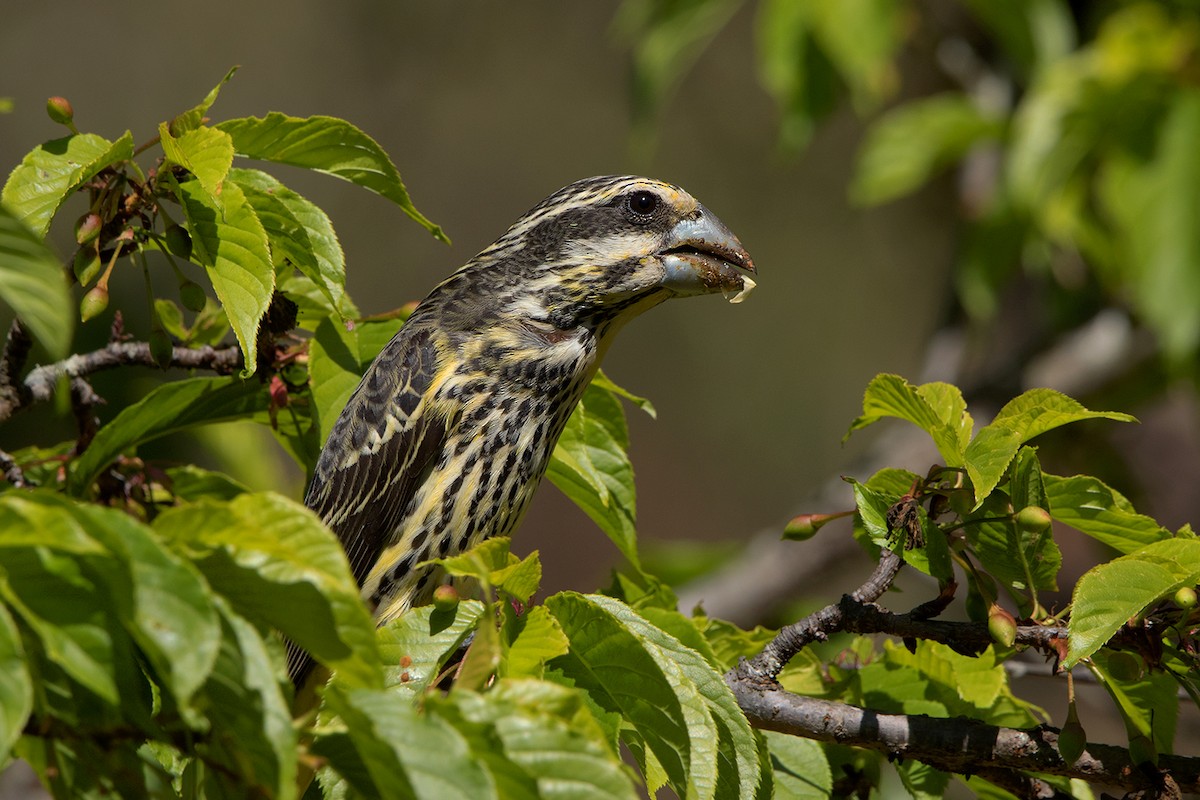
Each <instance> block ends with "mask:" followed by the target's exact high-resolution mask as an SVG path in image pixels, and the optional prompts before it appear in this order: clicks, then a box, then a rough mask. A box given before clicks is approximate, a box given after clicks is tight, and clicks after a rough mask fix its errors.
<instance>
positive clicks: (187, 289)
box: [179, 281, 208, 312]
mask: <svg viewBox="0 0 1200 800" xmlns="http://www.w3.org/2000/svg"><path fill="white" fill-rule="evenodd" d="M207 300H208V297H207V296H206V295H205V294H204V289H202V288H200V284H198V283H196V282H195V281H184V282H183V283H181V284H180V285H179V302H181V303H183V307H184V308H186V309H187V310H188V311H195V312H200V311H203V310H204V304H205V302H206V301H207Z"/></svg>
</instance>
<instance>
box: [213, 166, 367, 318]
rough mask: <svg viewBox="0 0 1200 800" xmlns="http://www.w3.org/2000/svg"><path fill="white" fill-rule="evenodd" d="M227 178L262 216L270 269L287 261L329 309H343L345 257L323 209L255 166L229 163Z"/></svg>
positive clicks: (345, 309)
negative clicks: (318, 292)
mask: <svg viewBox="0 0 1200 800" xmlns="http://www.w3.org/2000/svg"><path fill="white" fill-rule="evenodd" d="M229 177H230V179H231V180H232V181H233V182H234V183H236V184H237V185H238V186H240V187H242V191H243V192H245V194H246V201H247V202H248V203H250V205H251V207H252V208H254V211H255V213H257V214H258V218H259V219H260V220H262V223H263V227H264V228H265V229H266V231H267V237H268V238H269V239H270V241H271V256H272V258H273V259H274V261H275V272H276V274H278V275H282V272H283V270H284V269H285V268H287V267H288V266H290V267H294V268H295V269H298V270H300V272H301V273H303V274H304V276H305V277H307V278H308V279H309V280H311V281H312V282H313V283H314V284H316V285H317V286H318V287H319V288H320V289H321V291H322V292H323V293H324V294H325V296H326V297H327V298H328V299H329V302H330V304H331V305H332V306H333V307H334V309H336V310H338V311H340V312H342V313H343V314H346V313H347V312H349V311H351V310H352V307H346V304H345V302H344V301H343V296H344V294H345V291H346V261H345V256H344V255H343V254H342V245H341V243H340V242H339V241H338V238H337V234H336V233H334V230H333V224H332V223H331V222H330V221H329V217H328V216H326V214H325V212H324V211H322V210H321V209H320V208H318V207H317V206H316V205H314V204H313V203H312V202H310V201H308V200H306V199H305V198H303V197H301V196H300V195H298V194H296V193H295V192H293V191H292V190H291V189H289V188H287V187H286V186H284V185H283V184H282V183H280V182H279V181H277V180H275V178H273V177H271V176H270V175H268V174H266V173H265V172H261V171H259V170H256V169H233V170H230V171H229Z"/></svg>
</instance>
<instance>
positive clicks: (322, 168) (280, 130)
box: [217, 111, 450, 243]
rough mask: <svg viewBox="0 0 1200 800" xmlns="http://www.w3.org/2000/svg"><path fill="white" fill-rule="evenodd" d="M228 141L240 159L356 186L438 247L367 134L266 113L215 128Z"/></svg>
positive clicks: (436, 230)
mask: <svg viewBox="0 0 1200 800" xmlns="http://www.w3.org/2000/svg"><path fill="white" fill-rule="evenodd" d="M217 128H218V129H220V130H222V131H225V132H226V133H228V134H229V135H230V136H232V137H233V146H234V148H235V150H236V152H237V154H238V155H240V156H245V157H246V158H255V159H261V160H263V161H274V162H277V163H280V164H291V165H292V166H295V167H305V168H307V169H311V170H315V171H317V172H324V173H325V174H327V175H333V176H334V177H337V178H341V179H343V180H347V181H350V182H351V183H355V184H358V185H359V186H362V187H363V188H365V189H370V190H371V191H373V192H375V193H377V194H380V195H382V196H383V197H386V198H387V199H388V200H391V201H392V202H393V203H395V204H396V205H398V206H400V208H401V209H402V210H403V211H404V213H405V214H408V216H410V217H412V218H413V219H414V220H415V221H416V222H418V223H419V224H420V225H422V226H423V227H424V228H425V229H426V230H428V231H429V232H430V233H432V234H433V235H434V236H435V237H437V238H438V239H440V240H442V241H443V242H446V243H449V241H450V240H449V239H448V238H446V234H445V233H443V232H442V229H441V228H440V227H438V226H437V225H435V224H433V223H432V222H430V221H429V220H428V219H426V218H425V217H424V215H422V214H421V212H420V211H418V210H417V208H416V206H414V205H413V203H412V200H411V199H410V198H409V196H408V190H407V189H406V188H405V187H404V182H403V181H402V180H400V173H399V172H398V171H397V170H396V166H395V164H393V163H392V161H391V159H389V158H388V156H387V154H386V153H385V152H384V151H383V148H382V147H380V146H379V144H378V143H377V142H376V141H375V140H374V139H372V138H371V137H370V136H367V134H365V133H363V132H362V131H361V130H359V129H358V128H356V127H354V126H353V125H351V124H350V123H349V122H346V121H345V120H342V119H337V118H335V117H308V118H300V117H289V116H287V115H286V114H280V113H279V112H275V111H273V112H271V113H270V114H268V115H267V116H266V117H264V118H261V119H260V118H258V117H244V118H241V119H231V120H226V121H225V122H222V123H221V124H220V125H218V126H217Z"/></svg>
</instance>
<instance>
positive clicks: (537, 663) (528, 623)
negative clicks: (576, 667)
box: [500, 606, 570, 678]
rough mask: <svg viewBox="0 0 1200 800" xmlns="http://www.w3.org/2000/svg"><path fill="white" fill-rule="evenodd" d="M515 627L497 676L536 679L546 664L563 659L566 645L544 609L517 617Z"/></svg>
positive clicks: (540, 607) (534, 609)
mask: <svg viewBox="0 0 1200 800" xmlns="http://www.w3.org/2000/svg"><path fill="white" fill-rule="evenodd" d="M518 625H519V629H518V631H517V634H516V638H515V639H514V640H513V642H512V644H510V645H508V646H507V647H504V648H503V650H502V651H501V658H500V675H501V676H502V677H508V678H540V677H542V674H543V672H545V668H546V662H547V661H550V660H551V659H553V658H558V657H559V656H561V655H566V653H567V651H568V650H569V649H570V642H569V641H568V640H567V637H566V634H564V633H563V630H562V626H560V625H559V624H558V621H557V620H555V618H554V617H552V616H551V615H550V612H549V611H548V610H547V609H546V607H545V606H534V607H532V608H530V609H529V610H528V611H526V612H525V614H523V615H522V616H521V617H519V619H518Z"/></svg>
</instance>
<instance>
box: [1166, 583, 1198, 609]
mask: <svg viewBox="0 0 1200 800" xmlns="http://www.w3.org/2000/svg"><path fill="white" fill-rule="evenodd" d="M1172 599H1173V600H1174V601H1175V605H1177V606H1178V607H1179V608H1182V609H1183V610H1184V611H1187V610H1188V609H1192V608H1195V607H1196V590H1195V589H1193V588H1192V587H1191V586H1184V587H1183V588H1182V589H1180V590H1179V591H1177V592H1176V593H1175V597H1174V598H1172Z"/></svg>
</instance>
